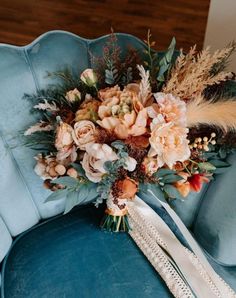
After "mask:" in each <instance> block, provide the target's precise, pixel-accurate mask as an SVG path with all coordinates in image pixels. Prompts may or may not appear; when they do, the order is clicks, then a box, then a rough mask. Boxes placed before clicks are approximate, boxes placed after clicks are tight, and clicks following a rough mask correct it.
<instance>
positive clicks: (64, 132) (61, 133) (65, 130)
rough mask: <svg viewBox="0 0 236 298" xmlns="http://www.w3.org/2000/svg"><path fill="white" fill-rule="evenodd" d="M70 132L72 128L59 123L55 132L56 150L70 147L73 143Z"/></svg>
mask: <svg viewBox="0 0 236 298" xmlns="http://www.w3.org/2000/svg"><path fill="white" fill-rule="evenodd" d="M72 131H73V128H72V127H71V126H70V125H69V124H67V123H64V122H61V123H60V124H59V126H58V127H57V131H56V141H55V147H56V148H57V150H61V149H63V148H65V147H67V146H71V145H72V143H73V138H72Z"/></svg>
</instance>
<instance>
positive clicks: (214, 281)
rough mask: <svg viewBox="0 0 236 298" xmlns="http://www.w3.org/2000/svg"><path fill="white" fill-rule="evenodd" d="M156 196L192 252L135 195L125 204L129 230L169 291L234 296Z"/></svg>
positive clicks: (182, 294)
mask: <svg viewBox="0 0 236 298" xmlns="http://www.w3.org/2000/svg"><path fill="white" fill-rule="evenodd" d="M150 193H151V194H152V195H153V196H154V194H153V193H152V192H151V191H150ZM155 197H156V196H155ZM156 199H157V200H158V202H159V203H160V204H161V206H163V207H164V208H165V210H166V211H167V212H168V213H169V215H170V216H171V218H172V219H173V220H174V222H175V224H176V225H177V226H178V228H179V230H180V231H181V233H182V234H183V236H184V237H185V239H186V241H187V242H188V244H189V246H190V247H191V249H192V252H191V251H190V250H188V249H187V248H186V247H184V246H183V245H182V244H181V243H180V241H179V240H178V239H177V238H176V236H175V235H174V234H173V232H172V231H171V230H170V228H169V227H168V225H167V224H166V223H165V222H164V221H163V220H162V218H161V217H160V216H159V215H158V214H157V213H156V212H155V211H154V210H153V209H152V208H151V207H149V206H148V205H147V204H146V203H145V202H143V201H142V200H141V199H140V198H138V197H136V199H135V200H134V201H132V202H129V204H128V213H129V221H130V224H131V230H130V232H129V233H130V236H131V237H132V238H133V239H134V241H135V242H136V243H137V245H138V246H139V247H140V249H141V250H142V251H143V253H144V254H145V255H146V257H147V258H148V259H149V261H150V263H151V264H152V265H153V266H154V268H155V269H156V271H157V272H158V273H159V274H160V275H161V277H162V278H163V279H164V281H165V282H166V284H167V286H168V288H169V289H170V291H171V292H172V294H173V295H174V296H175V297H178V298H183V297H184V298H187V297H188V298H190V297H191V298H192V297H197V298H206V297H207V298H215V297H221V298H236V294H235V293H234V291H233V290H232V289H231V288H230V287H229V286H228V285H227V284H226V283H225V282H224V281H223V280H222V279H221V278H220V277H219V276H218V275H217V274H216V272H215V271H214V270H213V268H212V267H211V265H210V264H209V263H208V261H207V260H206V258H205V256H204V254H203V252H202V251H201V249H200V247H199V246H198V244H197V243H196V241H195V240H194V238H193V237H192V236H191V234H190V232H189V231H188V230H187V228H186V227H185V226H184V224H183V222H182V221H181V220H180V218H179V217H178V216H177V214H176V213H175V212H174V211H173V210H172V209H171V208H170V206H169V205H168V204H167V203H164V202H162V201H160V200H159V199H158V198H156ZM193 272H194V274H193Z"/></svg>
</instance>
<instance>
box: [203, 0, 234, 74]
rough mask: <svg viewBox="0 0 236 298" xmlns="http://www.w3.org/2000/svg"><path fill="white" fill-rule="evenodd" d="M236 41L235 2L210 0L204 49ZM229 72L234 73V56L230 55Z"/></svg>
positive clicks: (219, 46) (215, 47)
mask: <svg viewBox="0 0 236 298" xmlns="http://www.w3.org/2000/svg"><path fill="white" fill-rule="evenodd" d="M232 40H235V41H236V0H211V3H210V9H209V15H208V23H207V29H206V35H205V41H204V47H206V46H208V45H209V46H211V48H212V50H215V49H219V48H222V47H224V46H225V45H227V44H228V43H229V42H230V41H232ZM229 69H230V70H232V71H234V72H236V54H235V53H234V55H232V58H231V64H230V67H229Z"/></svg>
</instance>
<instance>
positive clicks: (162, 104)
mask: <svg viewBox="0 0 236 298" xmlns="http://www.w3.org/2000/svg"><path fill="white" fill-rule="evenodd" d="M154 97H155V99H156V102H157V103H158V105H159V111H158V110H157V109H156V107H154V110H156V111H157V112H158V113H160V114H162V116H163V117H164V118H165V121H166V122H173V123H175V124H178V125H181V126H186V103H185V102H184V101H183V100H180V99H179V98H178V97H174V96H173V95H172V94H169V93H168V94H165V93H162V92H158V93H155V94H154Z"/></svg>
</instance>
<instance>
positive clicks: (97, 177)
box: [81, 143, 118, 183]
mask: <svg viewBox="0 0 236 298" xmlns="http://www.w3.org/2000/svg"><path fill="white" fill-rule="evenodd" d="M117 159H118V156H117V154H116V153H115V152H114V151H113V150H112V148H111V147H110V146H108V145H106V144H98V143H94V144H90V145H87V146H86V152H85V154H84V157H83V160H82V162H81V164H82V167H83V169H84V170H85V173H86V176H87V177H88V179H89V180H90V181H92V182H94V183H98V182H100V181H101V179H102V176H103V175H104V174H105V173H106V170H105V169H104V163H105V162H106V161H114V160H117Z"/></svg>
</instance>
